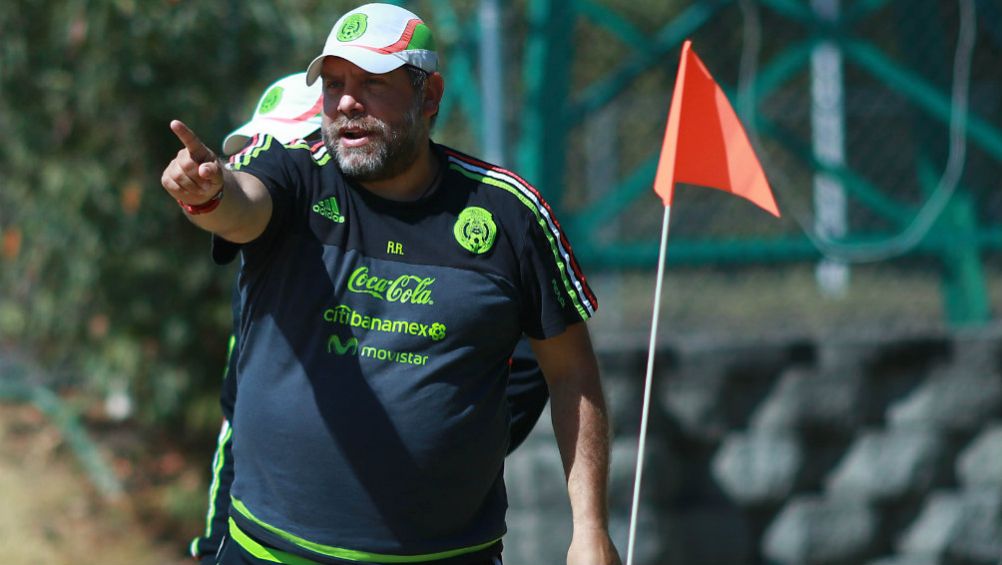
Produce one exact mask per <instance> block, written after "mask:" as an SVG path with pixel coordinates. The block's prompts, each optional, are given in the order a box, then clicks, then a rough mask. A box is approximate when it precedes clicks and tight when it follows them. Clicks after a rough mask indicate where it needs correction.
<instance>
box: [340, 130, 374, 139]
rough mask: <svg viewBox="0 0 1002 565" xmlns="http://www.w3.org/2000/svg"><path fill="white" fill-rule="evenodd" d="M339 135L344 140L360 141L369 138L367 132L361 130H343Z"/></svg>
mask: <svg viewBox="0 0 1002 565" xmlns="http://www.w3.org/2000/svg"><path fill="white" fill-rule="evenodd" d="M340 135H341V137H342V138H344V139H353V140H354V139H362V138H365V137H368V136H369V132H367V131H365V130H363V129H343V130H341V132H340Z"/></svg>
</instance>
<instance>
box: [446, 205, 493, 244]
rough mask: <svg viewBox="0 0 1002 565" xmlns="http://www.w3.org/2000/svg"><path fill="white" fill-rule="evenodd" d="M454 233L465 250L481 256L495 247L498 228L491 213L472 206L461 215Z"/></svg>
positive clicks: (453, 229)
mask: <svg viewBox="0 0 1002 565" xmlns="http://www.w3.org/2000/svg"><path fill="white" fill-rule="evenodd" d="M452 233H453V235H455V236H456V241H457V242H459V245H460V246H462V248H463V249H466V250H467V251H469V252H470V253H474V254H477V255H479V254H481V253H487V252H488V251H489V250H490V248H491V247H493V246H494V238H495V237H497V235H498V227H497V224H495V223H494V216H492V215H491V213H490V212H488V211H487V210H484V209H483V208H480V207H479V206H470V207H469V208H466V209H464V210H463V211H462V212H460V213H459V218H457V219H456V225H455V226H453V228H452Z"/></svg>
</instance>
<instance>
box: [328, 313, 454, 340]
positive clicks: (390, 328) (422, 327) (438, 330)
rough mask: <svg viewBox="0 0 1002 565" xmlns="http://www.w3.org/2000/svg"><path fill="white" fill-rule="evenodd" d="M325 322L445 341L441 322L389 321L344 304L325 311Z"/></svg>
mask: <svg viewBox="0 0 1002 565" xmlns="http://www.w3.org/2000/svg"><path fill="white" fill-rule="evenodd" d="M324 321H325V322H330V323H332V324H338V325H342V326H350V327H353V328H361V329H363V330H375V331H379V332H387V333H395V334H406V335H414V336H419V337H427V338H429V339H431V340H432V341H442V340H443V339H445V324H443V323H441V322H434V323H431V324H422V323H420V322H408V321H406V320H388V319H386V318H377V317H375V316H366V315H365V314H362V313H360V312H358V311H357V310H353V309H352V308H351V307H350V306H345V305H344V304H342V305H340V306H338V307H336V308H328V309H326V310H324Z"/></svg>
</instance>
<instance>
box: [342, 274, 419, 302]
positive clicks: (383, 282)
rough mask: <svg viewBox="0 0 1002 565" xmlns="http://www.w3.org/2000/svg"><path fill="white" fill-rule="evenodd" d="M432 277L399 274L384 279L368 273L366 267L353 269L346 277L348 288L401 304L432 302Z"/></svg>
mask: <svg viewBox="0 0 1002 565" xmlns="http://www.w3.org/2000/svg"><path fill="white" fill-rule="evenodd" d="M433 284H435V279H434V278H433V277H418V276H415V275H400V276H399V277H397V278H395V279H384V278H382V277H377V276H375V275H370V274H369V268H368V267H359V268H357V269H355V270H354V271H353V272H352V273H351V276H350V277H348V290H349V291H351V292H357V293H360V294H368V295H369V296H372V297H373V298H377V299H379V300H385V301H387V302H399V303H401V304H428V305H430V304H434V303H435V302H434V301H433V300H432V298H431V286H432V285H433Z"/></svg>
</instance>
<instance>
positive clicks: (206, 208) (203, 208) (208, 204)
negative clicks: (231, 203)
mask: <svg viewBox="0 0 1002 565" xmlns="http://www.w3.org/2000/svg"><path fill="white" fill-rule="evenodd" d="M222 200H223V189H222V187H220V188H219V192H217V193H216V195H215V196H213V197H212V198H210V199H208V200H206V201H205V202H202V203H201V204H187V203H185V202H181V201H180V200H178V201H177V204H178V206H180V207H181V208H182V209H183V210H184V211H185V212H187V213H188V215H191V216H197V215H199V214H207V213H209V212H211V211H213V210H215V209H216V207H217V206H219V203H220V202H222Z"/></svg>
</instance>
